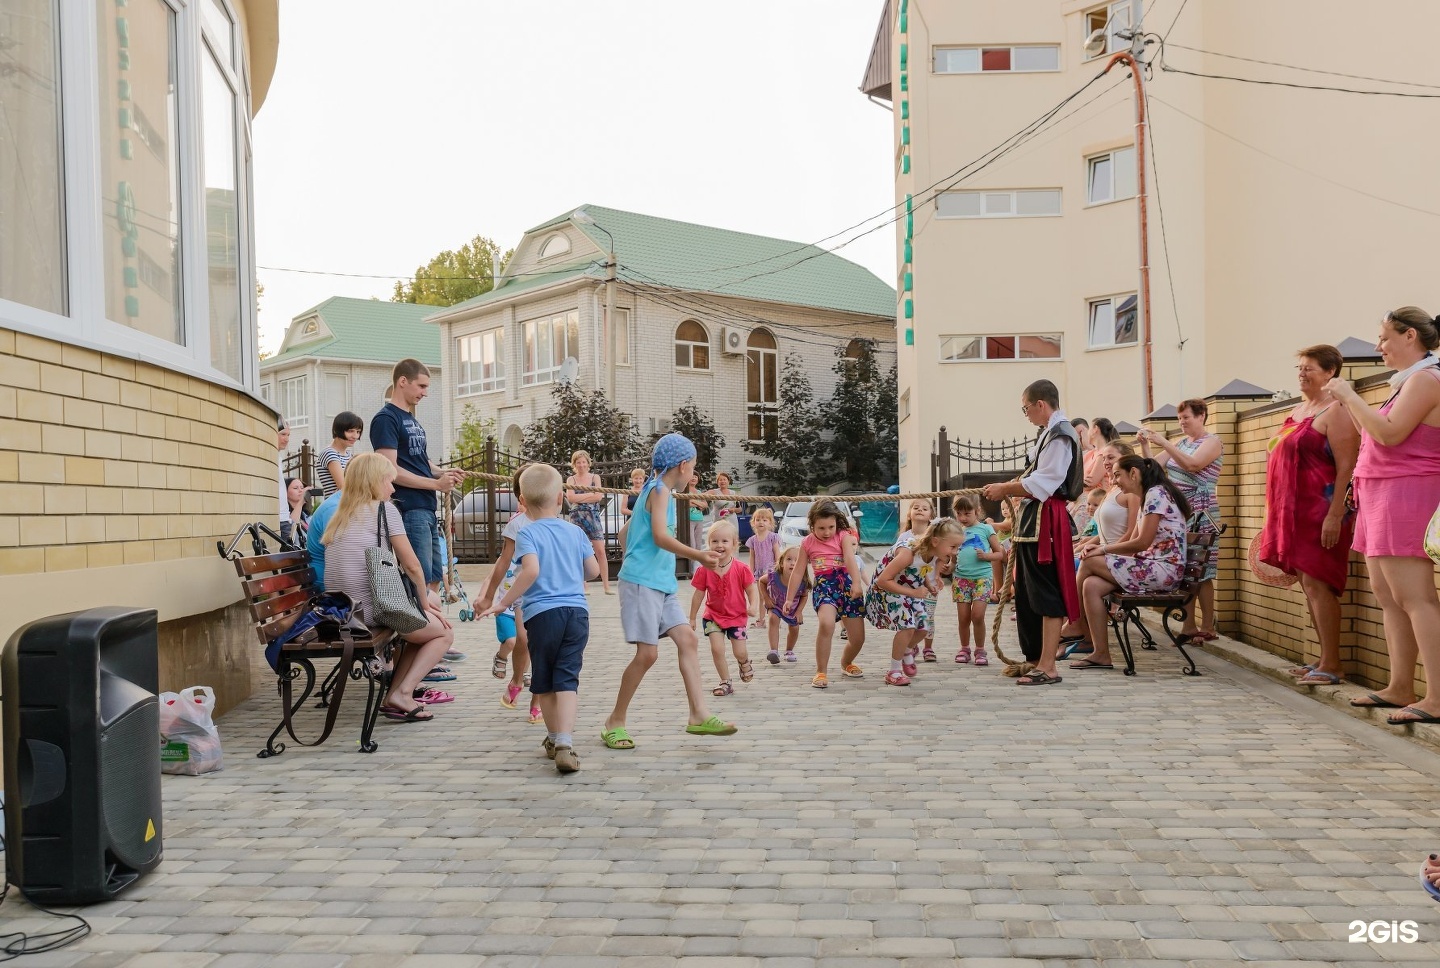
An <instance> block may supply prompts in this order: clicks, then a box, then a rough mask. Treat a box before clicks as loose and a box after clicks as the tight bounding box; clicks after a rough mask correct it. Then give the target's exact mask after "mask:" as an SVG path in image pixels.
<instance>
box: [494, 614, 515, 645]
mask: <svg viewBox="0 0 1440 968" xmlns="http://www.w3.org/2000/svg"><path fill="white" fill-rule="evenodd" d="M514 637H515V616H513V615H506V614H505V613H504V612H501V613H500V614H499V615H497V616H495V641H496V642H499V643H500V644H501V645H504V644H505V643H506V642H509V641H510V640H511V639H513V638H514Z"/></svg>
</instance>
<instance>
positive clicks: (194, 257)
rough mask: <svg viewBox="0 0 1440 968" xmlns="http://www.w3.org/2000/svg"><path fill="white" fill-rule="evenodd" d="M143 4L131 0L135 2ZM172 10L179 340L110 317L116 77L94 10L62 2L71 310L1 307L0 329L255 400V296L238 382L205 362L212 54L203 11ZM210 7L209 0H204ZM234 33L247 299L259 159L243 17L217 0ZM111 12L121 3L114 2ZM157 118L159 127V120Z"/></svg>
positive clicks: (191, 7) (175, 0)
mask: <svg viewBox="0 0 1440 968" xmlns="http://www.w3.org/2000/svg"><path fill="white" fill-rule="evenodd" d="M135 2H138V0H131V3H135ZM150 2H154V3H162V4H164V5H165V6H168V7H169V8H170V10H171V11H172V13H174V15H175V18H176V19H175V37H176V48H177V49H176V76H177V78H178V82H179V83H178V91H177V98H178V101H177V125H176V130H177V140H178V142H179V145H178V153H179V160H178V164H179V172H178V177H179V185H180V188H179V201H180V206H179V207H180V213H179V214H180V272H181V280H180V288H181V305H180V308H181V319H182V321H183V323H184V327H185V329H184V342H183V344H180V343H174V342H171V341H169V340H166V339H161V338H159V337H156V336H151V335H149V334H147V333H143V332H140V331H138V330H135V329H132V328H131V327H129V326H126V325H124V324H123V323H118V322H114V321H112V320H110V319H108V318H107V314H106V310H105V266H104V245H105V236H104V233H103V227H102V223H103V217H104V213H105V211H106V207H105V203H104V201H103V199H104V193H103V191H102V187H101V184H100V182H101V175H100V166H99V164H98V163H97V162H96V159H97V158H99V157H100V131H99V125H100V124H102V123H112V124H113V123H115V117H114V114H113V112H112V111H111V110H110V108H109V106H107V105H106V104H103V103H102V101H101V99H100V98H101V95H100V87H101V84H102V81H103V82H104V83H105V84H106V86H107V88H108V89H113V85H112V84H111V83H110V81H111V79H110V78H108V77H107V78H102V77H101V71H100V66H99V64H98V63H97V62H96V51H97V50H98V49H99V48H98V37H97V31H98V30H99V23H98V22H97V21H98V18H97V12H96V7H95V5H94V3H93V2H87V3H60V4H58V5H57V8H58V15H57V18H56V20H57V30H58V32H59V50H60V57H59V67H58V72H57V83H58V87H59V90H60V101H61V111H60V119H61V120H60V137H61V170H60V175H61V192H62V196H63V198H64V212H63V221H62V229H63V235H64V240H65V245H64V253H63V259H64V267H65V268H64V273H65V302H66V306H67V310H66V311H65V312H61V313H55V312H49V311H47V310H43V309H37V308H35V307H33V306H27V305H25V304H23V303H18V302H14V301H11V300H6V299H0V327H4V328H6V329H13V330H15V331H17V332H23V333H28V334H30V335H34V336H40V337H43V338H46V339H52V340H56V341H59V342H62V343H66V344H69V345H72V346H81V347H85V348H87V349H93V350H96V351H98V352H101V353H107V354H110V355H112V356H118V357H121V358H125V359H133V360H143V361H146V362H150V363H153V364H156V365H158V366H163V367H165V368H167V369H169V370H172V371H175V372H179V373H185V374H188V375H190V376H194V377H196V378H198V379H201V380H204V381H205V382H207V383H211V384H215V385H219V386H226V387H232V388H234V389H237V390H240V391H242V392H244V393H246V394H248V395H250V396H252V397H254V398H255V399H256V400H260V399H261V398H260V395H259V363H258V359H257V357H258V355H259V334H258V332H257V329H256V324H255V300H254V299H253V298H246V299H242V306H243V312H242V318H241V326H242V329H243V333H242V348H241V349H242V352H241V367H240V373H241V378H240V380H239V381H238V382H237V381H236V380H235V379H234V378H233V377H231V376H229V375H228V374H226V373H223V372H222V371H220V370H218V369H216V368H215V367H214V366H212V365H211V362H210V312H209V310H210V306H209V286H208V275H207V269H208V267H207V259H206V242H207V240H206V224H205V195H204V183H205V182H204V173H203V168H202V165H203V150H202V144H201V140H202V137H203V126H202V123H201V121H202V119H201V89H200V87H201V83H202V80H201V77H202V72H201V64H202V61H201V58H203V57H205V56H208V54H207V48H206V44H207V42H208V41H207V38H209V37H210V34H209V33H208V32H205V31H204V30H203V28H202V25H201V19H202V18H201V12H200V10H199V7H198V5H197V4H196V3H194V2H186V0H150ZM205 2H209V0H205ZM221 3H222V4H223V6H224V9H225V11H226V12H227V13H228V15H229V17H230V21H231V24H232V25H233V26H234V27H235V32H234V35H233V36H234V39H235V45H236V47H237V48H238V51H237V53H236V56H235V57H234V59H233V60H234V63H236V64H238V65H239V70H238V71H237V69H236V68H233V67H231V66H230V65H222V67H221V70H222V73H226V76H227V79H228V80H230V81H231V84H232V89H233V90H235V91H236V92H237V96H238V102H237V105H236V110H235V112H234V114H235V124H236V129H237V130H236V137H235V142H234V143H235V155H236V157H235V161H234V163H235V165H236V189H237V194H238V195H239V198H238V204H237V209H238V213H239V223H240V224H239V227H238V232H239V238H240V241H241V245H240V274H239V280H238V285H239V287H240V291H241V292H242V293H246V294H248V293H253V292H254V291H255V260H254V236H253V231H252V228H251V227H252V225H253V215H252V213H253V199H252V192H251V186H252V184H253V170H252V167H253V166H252V158H251V152H250V145H251V134H250V91H249V85H248V83H246V81H245V74H244V64H243V60H242V56H241V55H243V53H244V49H243V45H242V44H241V43H240V33H239V20H238V18H237V17H236V16H235V12H234V8H233V5H232V4H231V3H230V2H229V0H221ZM112 9H113V12H114V14H115V15H116V16H124V15H125V11H126V9H127V8H126V7H123V6H113V8H112ZM152 120H153V119H152Z"/></svg>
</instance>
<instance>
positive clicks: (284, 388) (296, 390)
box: [275, 373, 310, 431]
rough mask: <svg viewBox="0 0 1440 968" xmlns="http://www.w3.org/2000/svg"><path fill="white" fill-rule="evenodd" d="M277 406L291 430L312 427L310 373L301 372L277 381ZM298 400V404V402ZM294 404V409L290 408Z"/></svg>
mask: <svg viewBox="0 0 1440 968" xmlns="http://www.w3.org/2000/svg"><path fill="white" fill-rule="evenodd" d="M277 387H278V389H277V393H276V401H275V404H276V407H277V409H278V410H279V411H280V416H282V417H284V418H285V422H286V423H288V424H289V425H290V429H291V431H296V430H309V429H310V400H309V396H310V374H308V373H301V374H298V375H296V376H290V377H285V378H284V379H282V380H279V381H277ZM297 401H298V406H296V403H297ZM292 406H294V409H293V410H292V409H290V408H291V407H292Z"/></svg>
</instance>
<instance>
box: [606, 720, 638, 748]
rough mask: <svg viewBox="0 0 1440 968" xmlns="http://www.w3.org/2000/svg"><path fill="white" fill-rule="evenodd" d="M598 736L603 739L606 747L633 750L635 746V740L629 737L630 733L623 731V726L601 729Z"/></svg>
mask: <svg viewBox="0 0 1440 968" xmlns="http://www.w3.org/2000/svg"><path fill="white" fill-rule="evenodd" d="M600 738H601V739H602V740H604V741H605V746H606V748H607V749H612V750H633V749H634V748H635V741H634V740H633V739H631V738H630V734H629V733H627V732H626V731H625V727H624V726H616V727H615V728H614V729H605V730H601V731H600Z"/></svg>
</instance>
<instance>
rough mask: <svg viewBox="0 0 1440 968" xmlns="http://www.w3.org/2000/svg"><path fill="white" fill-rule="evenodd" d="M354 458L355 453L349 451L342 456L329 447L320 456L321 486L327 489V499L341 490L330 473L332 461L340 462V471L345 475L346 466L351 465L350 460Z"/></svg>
mask: <svg viewBox="0 0 1440 968" xmlns="http://www.w3.org/2000/svg"><path fill="white" fill-rule="evenodd" d="M354 456H355V454H354V452H353V451H349V450H347V451H345V453H343V454H342V453H340V452H339V451H338V450H336V449H335V448H334V447H327V448H326V449H325V453H323V454H321V455H320V486H321V487H322V488H324V489H325V496H326V497H329V496H330V495H332V494H334V493H335V492H336V491H338V490H340V488H339V487H338V486H337V485H336V484H335V477H334V476H333V475H332V474H331V473H330V462H331V461H332V460H338V461H339V462H340V471H341V473H342V474H343V473H344V471H345V467H346V465H348V464H349V463H350V458H352V457H354Z"/></svg>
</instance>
